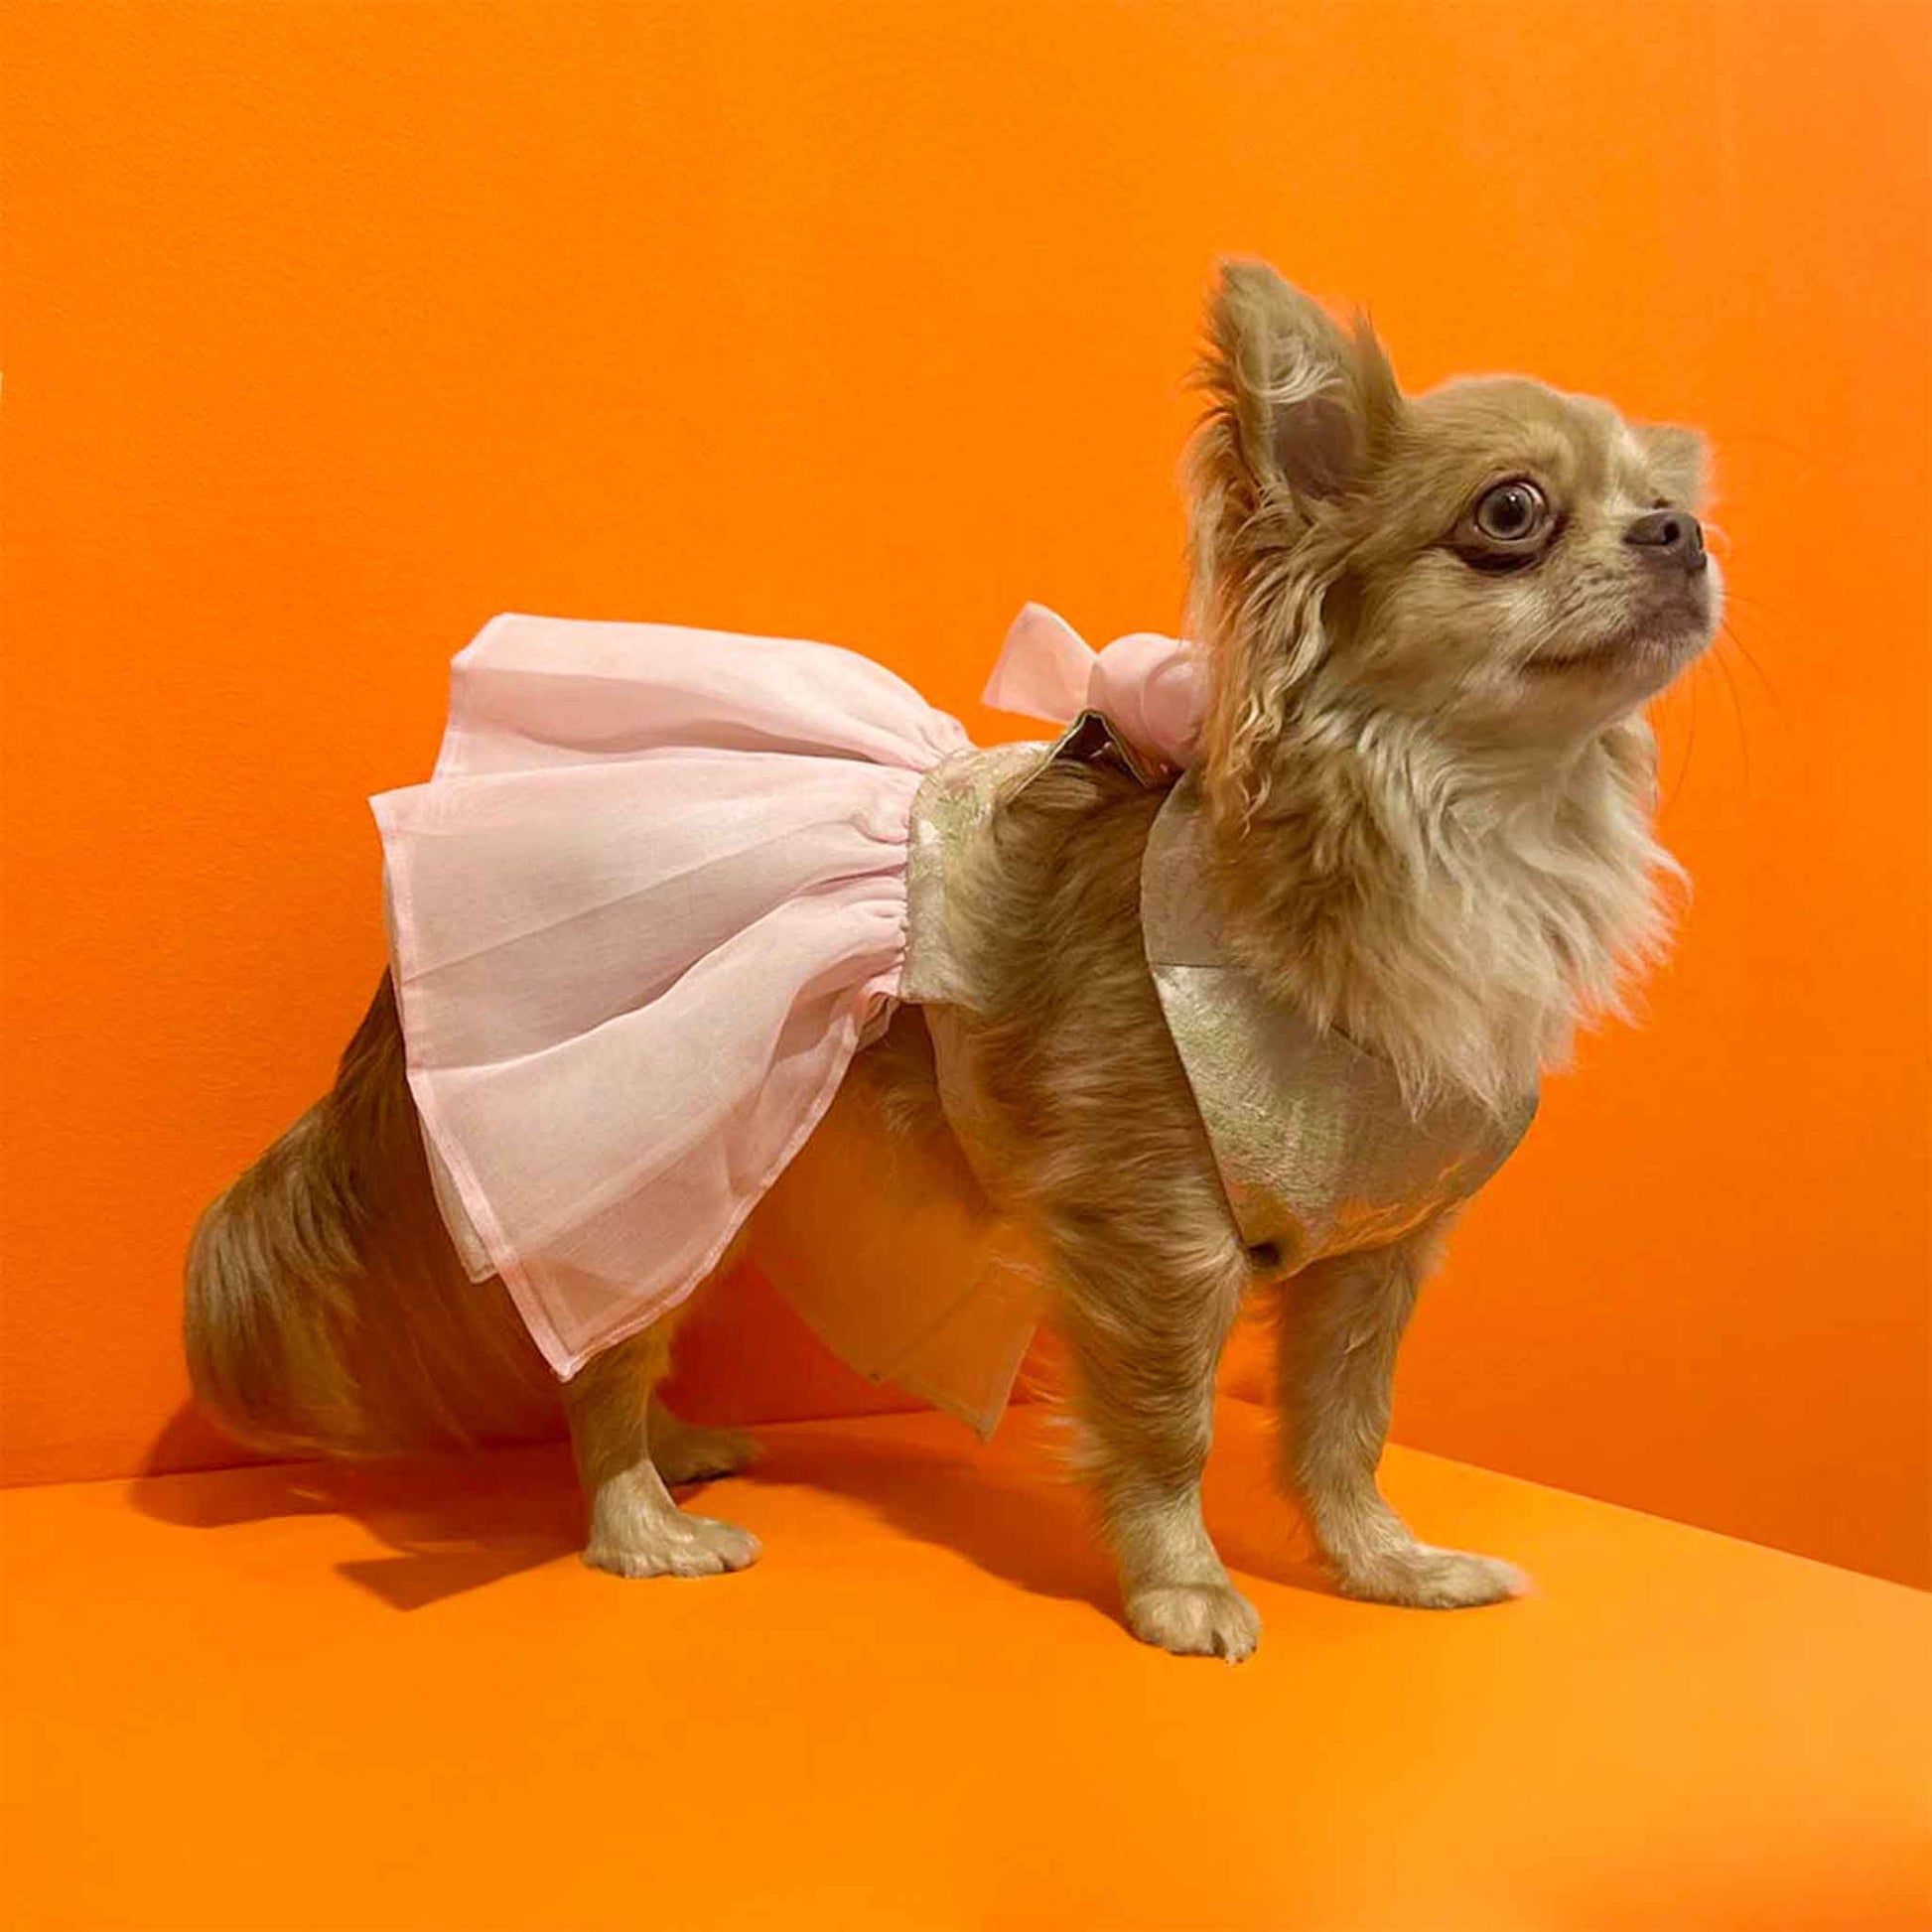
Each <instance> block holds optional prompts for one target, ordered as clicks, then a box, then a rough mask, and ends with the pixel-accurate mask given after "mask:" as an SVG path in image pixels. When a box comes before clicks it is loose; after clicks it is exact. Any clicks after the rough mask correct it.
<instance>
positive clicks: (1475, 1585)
mask: <svg viewBox="0 0 1932 1932" xmlns="http://www.w3.org/2000/svg"><path fill="white" fill-rule="evenodd" d="M1441 1234H1442V1224H1440V1223H1439V1224H1438V1225H1437V1226H1435V1227H1432V1228H1429V1229H1425V1230H1423V1231H1422V1232H1420V1233H1418V1234H1415V1235H1412V1236H1410V1237H1409V1238H1408V1239H1407V1240H1404V1241H1399V1242H1396V1243H1395V1244H1394V1245H1393V1246H1391V1247H1387V1248H1378V1249H1376V1250H1374V1251H1373V1252H1371V1253H1368V1254H1358V1255H1343V1256H1340V1257H1337V1258H1336V1259H1334V1260H1332V1261H1322V1262H1316V1263H1315V1264H1314V1265H1313V1266H1312V1267H1310V1268H1307V1269H1305V1270H1304V1271H1303V1272H1302V1273H1301V1274H1299V1275H1297V1276H1295V1277H1294V1278H1293V1279H1292V1280H1290V1281H1289V1282H1287V1283H1286V1284H1284V1285H1283V1288H1282V1290H1281V1293H1282V1295H1283V1298H1284V1302H1285V1307H1284V1309H1283V1311H1282V1327H1281V1339H1280V1343H1279V1349H1278V1355H1277V1367H1278V1373H1279V1380H1280V1396H1281V1407H1282V1451H1283V1462H1284V1468H1283V1475H1284V1478H1285V1480H1286V1481H1287V1483H1288V1486H1289V1488H1290V1489H1291V1490H1292V1491H1293V1492H1294V1493H1295V1495H1296V1496H1297V1497H1298V1498H1299V1500H1300V1501H1301V1504H1302V1507H1303V1510H1304V1512H1305V1514H1306V1515H1307V1517H1308V1522H1309V1527H1310V1529H1311V1531H1312V1533H1313V1536H1314V1540H1315V1542H1316V1544H1317V1545H1318V1546H1319V1548H1320V1550H1321V1554H1322V1555H1323V1557H1325V1558H1326V1559H1327V1562H1328V1564H1329V1566H1330V1567H1331V1568H1332V1570H1333V1572H1334V1575H1335V1580H1336V1582H1337V1583H1338V1584H1339V1585H1340V1587H1341V1588H1342V1590H1343V1591H1344V1592H1345V1593H1346V1594H1348V1595H1350V1596H1360V1597H1366V1598H1368V1599H1370V1600H1371V1601H1374V1602H1378V1603H1408V1604H1414V1605H1416V1606H1418V1607H1421V1608H1426V1609H1459V1608H1462V1607H1464V1606H1465V1605H1469V1604H1474V1603H1494V1602H1497V1601H1499V1600H1500V1599H1501V1598H1503V1597H1505V1596H1516V1595H1520V1594H1521V1593H1522V1592H1523V1590H1524V1589H1525V1588H1526V1587H1528V1586H1527V1581H1526V1579H1525V1578H1524V1577H1523V1575H1522V1573H1521V1572H1520V1571H1517V1570H1515V1569H1513V1568H1512V1567H1511V1566H1510V1565H1508V1564H1506V1563H1502V1562H1500V1561H1498V1560H1497V1559H1496V1558H1494V1557H1482V1556H1473V1555H1471V1554H1469V1553H1468V1552H1466V1551H1462V1550H1438V1549H1434V1548H1432V1547H1431V1546H1430V1545H1429V1544H1427V1543H1423V1542H1420V1541H1418V1540H1417V1538H1416V1536H1415V1534H1414V1533H1413V1532H1412V1531H1411V1530H1410V1528H1409V1526H1408V1524H1406V1523H1405V1522H1404V1521H1403V1520H1402V1518H1401V1517H1400V1516H1398V1515H1397V1514H1396V1513H1395V1511H1394V1510H1393V1509H1391V1508H1390V1507H1389V1505H1388V1504H1387V1503H1386V1502H1385V1501H1384V1500H1383V1498H1382V1492H1381V1491H1380V1490H1379V1489H1378V1488H1377V1487H1376V1483H1375V1470H1376V1465H1377V1464H1378V1463H1379V1462H1380V1461H1381V1459H1382V1446H1383V1444H1384V1442H1385V1441H1386V1440H1387V1437H1388V1433H1389V1396H1390V1390H1391V1387H1392V1385H1393V1382H1394V1379H1395V1358H1396V1350H1397V1348H1398V1347H1399V1346H1400V1344H1401V1341H1402V1332H1403V1330H1404V1328H1406V1327H1407V1326H1408V1322H1409V1315H1410V1311H1412V1310H1413V1309H1414V1307H1415V1304H1416V1295H1417V1291H1418V1290H1419V1289H1420V1288H1421V1286H1422V1281H1423V1277H1424V1276H1425V1275H1426V1274H1427V1273H1428V1272H1429V1269H1430V1267H1431V1265H1432V1264H1433V1262H1434V1260H1435V1258H1436V1253H1437V1250H1438V1248H1439V1246H1440V1244H1441Z"/></svg>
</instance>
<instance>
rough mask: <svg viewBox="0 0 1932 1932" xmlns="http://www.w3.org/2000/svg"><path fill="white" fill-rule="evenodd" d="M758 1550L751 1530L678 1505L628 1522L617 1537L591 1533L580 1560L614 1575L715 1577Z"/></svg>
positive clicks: (742, 1565)
mask: <svg viewBox="0 0 1932 1932" xmlns="http://www.w3.org/2000/svg"><path fill="white" fill-rule="evenodd" d="M758 1560H759V1540H758V1538H757V1537H755V1536H754V1535H753V1534H752V1533H751V1531H750V1530H741V1529H740V1528H739V1527H738V1525H737V1524H736V1523H721V1522H719V1521H718V1520H717V1519H716V1518H715V1517H711V1516H687V1515H686V1514H685V1513H684V1512H683V1511H682V1510H679V1511H677V1512H675V1513H673V1514H670V1515H666V1516H661V1517H657V1518H655V1519H653V1520H652V1521H651V1522H649V1523H648V1524H644V1525H640V1526H636V1527H631V1528H628V1529H626V1531H625V1533H624V1534H623V1535H622V1536H621V1538H614V1537H594V1538H593V1539H592V1541H591V1543H590V1546H589V1548H587V1549H586V1550H585V1552H584V1561H585V1562H586V1563H587V1564H589V1565H590V1567H591V1568H592V1569H593V1570H607V1571H609V1572H610V1573H611V1575H612V1576H614V1577H718V1576H722V1575H723V1574H724V1573H725V1572H726V1571H728V1570H744V1569H746V1568H748V1567H749V1566H750V1565H752V1564H755V1563H757V1562H758Z"/></svg>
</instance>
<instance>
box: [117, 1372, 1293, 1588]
mask: <svg viewBox="0 0 1932 1932" xmlns="http://www.w3.org/2000/svg"><path fill="white" fill-rule="evenodd" d="M1005 1426H1006V1428H1007V1429H1009V1430H1012V1431H1014V1432H1015V1433H1016V1434H1017V1435H1019V1436H1020V1437H1021V1438H1022V1439H1023V1440H1022V1442H1021V1444H1020V1445H1019V1452H1018V1453H1008V1454H1000V1455H994V1454H992V1453H990V1452H970V1451H969V1453H968V1454H967V1455H965V1456H961V1455H959V1454H957V1453H956V1452H949V1451H947V1450H945V1449H940V1448H932V1447H928V1446H927V1445H926V1444H924V1443H922V1442H916V1441H907V1440H906V1437H905V1433H904V1432H903V1431H902V1430H901V1429H899V1428H897V1427H896V1426H895V1425H893V1424H892V1423H891V1422H888V1423H887V1424H886V1426H885V1427H884V1428H883V1429H880V1430H877V1431H874V1430H867V1429H863V1428H855V1427H854V1426H853V1425H851V1424H849V1423H848V1424H840V1423H836V1422H834V1423H826V1424H823V1425H813V1424H802V1425H792V1426H787V1427H784V1428H781V1429H775V1430H772V1431H770V1432H768V1433H765V1434H763V1435H761V1436H760V1439H759V1440H760V1443H761V1446H762V1450H763V1452H762V1454H761V1455H760V1457H759V1460H758V1461H757V1462H755V1463H754V1464H753V1465H752V1467H751V1468H750V1469H749V1470H748V1471H747V1472H746V1473H745V1474H744V1475H742V1476H736V1477H733V1478H731V1479H730V1480H728V1481H721V1482H715V1483H705V1484H696V1485H691V1486H689V1487H686V1488H683V1489H680V1490H679V1492H678V1496H679V1500H680V1501H681V1502H683V1503H684V1504H685V1505H686V1507H688V1508H694V1509H696V1510H698V1511H699V1512H701V1513H715V1514H718V1515H723V1516H728V1517H729V1516H733V1515H735V1514H738V1513H739V1512H737V1511H735V1510H734V1508H733V1503H732V1495H733V1492H734V1491H736V1490H737V1489H738V1488H739V1487H740V1485H741V1484H743V1485H745V1486H748V1487H750V1488H752V1489H754V1490H757V1489H774V1490H784V1489H805V1490H811V1491H816V1492H818V1493H820V1494H822V1495H827V1496H838V1497H843V1498H845V1499H846V1500H848V1501H850V1502H853V1503H856V1504H858V1505H860V1506H861V1507H862V1508H863V1509H864V1510H865V1511H866V1513H867V1514H869V1515H871V1516H872V1517H874V1518H876V1519H877V1520H879V1521H880V1522H882V1523H884V1524H886V1525H887V1526H889V1527H890V1528H891V1529H893V1530H894V1531H895V1532H897V1534H898V1535H900V1536H903V1537H906V1538H908V1539H911V1540H913V1541H915V1542H919V1543H924V1544H928V1545H932V1546H934V1547H937V1548H941V1549H945V1550H949V1551H951V1552H953V1553H954V1554H956V1555H958V1556H961V1557H964V1558H965V1559H966V1560H967V1561H968V1562H969V1563H971V1564H973V1565H974V1566H976V1567H977V1568H978V1569H980V1570H982V1571H984V1572H986V1573H987V1574H988V1575H989V1576H993V1577H997V1578H999V1579H1001V1580H1002V1581H1003V1582H1005V1583H1008V1584H1012V1585H1015V1586H1017V1587H1020V1588H1022V1589H1026V1590H1029V1591H1031V1592H1033V1593H1034V1594H1035V1595H1041V1596H1051V1597H1059V1598H1063V1599H1068V1600H1072V1601H1077V1602H1083V1603H1087V1604H1090V1605H1091V1606H1093V1607H1094V1608H1096V1609H1098V1610H1100V1611H1102V1612H1103V1613H1105V1614H1107V1615H1110V1616H1111V1615H1117V1614H1118V1613H1119V1605H1120V1596H1119V1588H1118V1586H1117V1585H1116V1583H1115V1581H1114V1577H1113V1572H1112V1567H1111V1564H1110V1562H1109V1560H1108V1558H1107V1556H1106V1553H1105V1551H1104V1550H1103V1548H1102V1546H1101V1544H1100V1542H1099V1540H1098V1538H1097V1537H1096V1535H1095V1534H1094V1525H1093V1518H1092V1511H1091V1507H1090V1505H1089V1504H1088V1502H1087V1500H1086V1498H1085V1496H1084V1495H1083V1494H1082V1492H1081V1491H1080V1489H1079V1487H1078V1486H1077V1485H1076V1484H1075V1483H1074V1482H1073V1481H1071V1480H1070V1479H1069V1478H1068V1477H1067V1475H1066V1473H1065V1471H1064V1468H1063V1465H1062V1463H1061V1461H1060V1458H1059V1457H1058V1455H1057V1454H1056V1451H1055V1447H1054V1444H1053V1441H1052V1433H1051V1430H1050V1428H1049V1426H1048V1425H1047V1424H1046V1423H1045V1422H1044V1420H1043V1419H1042V1418H1041V1417H1039V1416H1038V1415H1036V1414H1029V1413H1027V1412H1026V1411H1024V1410H1016V1412H1015V1413H1014V1414H1013V1416H1012V1417H1011V1418H1010V1419H1009V1421H1008V1422H1007V1424H1006V1425H1005ZM201 1442H202V1436H201V1425H200V1424H199V1423H198V1422H197V1421H196V1420H195V1418H194V1417H193V1415H192V1412H190V1411H187V1410H184V1411H183V1412H182V1413H181V1414H180V1415H178V1416H177V1417H176V1418H175V1419H174V1420H173V1421H172V1422H171V1423H170V1424H169V1425H168V1427H167V1429H165V1430H164V1431H163V1432H162V1435H161V1436H160V1438H159V1439H158V1440H157V1441H156V1443H155V1444H154V1446H153V1448H152V1449H151V1450H150V1452H149V1456H148V1464H147V1466H148V1473H145V1474H143V1475H141V1476H139V1477H137V1478H136V1479H135V1481H134V1483H133V1485H132V1498H133V1501H134V1504H135V1506H136V1507H137V1508H138V1509H140V1510H141V1511H142V1512H143V1513H144V1514H146V1515H148V1516H150V1517H153V1518H155V1519H157V1520H160V1521H163V1522H168V1523H173V1524H177V1525H179V1526H181V1527H182V1528H184V1529H193V1530H203V1531H210V1532H218V1531H220V1530H222V1529H225V1528H230V1527H234V1526H237V1525H241V1524H247V1523H261V1522H266V1521H270V1520H274V1519H278V1518H285V1517H297V1516H314V1515H339V1516H344V1517H347V1518H349V1519H350V1520H352V1521H354V1522H355V1523H357V1524H359V1525H360V1526H361V1527H362V1528H363V1529H364V1530H365V1531H366V1532H367V1533H368V1534H369V1535H370V1536H371V1537H372V1538H373V1539H374V1540H375V1541H376V1542H377V1543H378V1544H380V1545H381V1546H382V1549H383V1550H384V1551H385V1552H386V1554H380V1555H374V1556H367V1557H356V1558H350V1559H345V1560H344V1561H342V1562H339V1563H338V1564H337V1565H336V1566H335V1568H336V1571H337V1574H338V1575H340V1576H341V1577H342V1578H343V1579H344V1580H345V1581H346V1582H348V1583H350V1584H353V1585H354V1586H356V1587H358V1588H360V1589H363V1590H366V1591H368V1592H369V1593H370V1594H371V1595H373V1596H375V1597H377V1598H378V1599H380V1600H381V1601H382V1602H384V1603H386V1604H388V1605H389V1606H390V1607H391V1608H393V1609H398V1610H416V1609H421V1608H424V1607H426V1606H427V1605H430V1604H433V1603H438V1602H442V1601H445V1600H447V1599H449V1598H451V1597H454V1596H459V1595H462V1594H464V1593H466V1592H468V1591H470V1590H474V1589H480V1588H483V1587H486V1586H489V1585H492V1584H496V1583H500V1582H502V1581H504V1580H505V1579H507V1578H510V1577H514V1576H516V1575H518V1574H520V1573H521V1572H524V1571H527V1570H534V1569H537V1568H539V1567H541V1566H543V1565H546V1564H552V1563H558V1562H563V1561H568V1560H570V1559H572V1558H573V1557H574V1556H575V1554H576V1552H577V1551H578V1550H579V1549H580V1548H581V1547H582V1543H583V1527H584V1526H583V1500H582V1497H581V1494H580V1492H579V1489H578V1482H577V1474H576V1470H575V1467H574V1466H573V1464H572V1461H571V1455H570V1450H569V1448H568V1446H567V1445H566V1444H564V1443H562V1442H551V1443H540V1444H533V1445H526V1446H519V1447H512V1448H498V1449H481V1450H477V1451H474V1452H471V1453H466V1454H452V1455H438V1456H420V1457H412V1458H409V1459H407V1460H398V1461H383V1462H364V1463H338V1462H278V1463H260V1464H253V1465H248V1466H244V1467H239V1468H226V1469H219V1470H213V1471H207V1472H205V1473H202V1474H199V1475H181V1474H172V1473H163V1471H167V1470H170V1469H178V1468H179V1467H180V1464H181V1461H182V1460H183V1459H184V1458H183V1451H184V1449H187V1448H189V1447H190V1446H193V1445H199V1444H200V1443H201ZM1247 1459H1248V1458H1245V1457H1241V1458H1230V1459H1229V1460H1230V1466H1228V1467H1227V1468H1225V1469H1224V1470H1221V1471H1215V1472H1211V1474H1210V1482H1209V1513H1210V1518H1211V1519H1212V1520H1213V1521H1214V1525H1215V1530H1216V1535H1217V1540H1218V1541H1219V1542H1220V1545H1221V1547H1222V1550H1223V1552H1224V1554H1225V1555H1226V1558H1227V1560H1228V1562H1229V1564H1230V1566H1231V1567H1232V1568H1234V1569H1235V1570H1237V1571H1240V1572H1245V1573H1247V1574H1250V1575H1259V1576H1263V1577H1268V1578H1272V1579H1275V1580H1277V1581H1281V1582H1289V1583H1294V1584H1297V1585H1301V1586H1304V1587H1316V1588H1320V1587H1322V1586H1321V1584H1320V1583H1319V1581H1318V1579H1317V1578H1316V1577H1315V1575H1314V1573H1313V1572H1312V1570H1311V1568H1310V1567H1309V1566H1308V1565H1306V1564H1305V1563H1301V1562H1298V1561H1296V1560H1295V1559H1294V1557H1293V1555H1292V1552H1291V1550H1290V1548H1289V1538H1288V1536H1287V1533H1286V1525H1285V1523H1283V1522H1282V1520H1281V1512H1280V1506H1279V1504H1275V1505H1274V1506H1273V1507H1272V1508H1269V1509H1268V1511H1267V1515H1266V1518H1265V1519H1264V1518H1263V1517H1262V1516H1261V1515H1260V1514H1259V1513H1258V1512H1257V1510H1256V1509H1255V1507H1254V1506H1253V1504H1254V1502H1255V1501H1256V1492H1257V1487H1258V1485H1257V1483H1256V1482H1255V1480H1254V1476H1255V1472H1254V1471H1252V1470H1249V1469H1248V1468H1246V1466H1245V1462H1246V1460H1247ZM745 1513H746V1514H750V1515H752V1516H753V1517H754V1518H756V1516H757V1514H758V1513H759V1512H757V1511H753V1510H749V1509H748V1510H747V1511H746V1512H745ZM1264 1521H1265V1522H1266V1525H1267V1526H1266V1527H1264ZM830 1533H833V1534H837V1533H838V1530H837V1527H836V1526H833V1528H832V1530H831V1532H830ZM783 1560H784V1552H783V1547H782V1545H781V1544H779V1543H777V1542H775V1541H774V1542H773V1543H772V1545H771V1547H770V1548H769V1549H768V1550H767V1554H766V1557H765V1561H766V1562H773V1561H776V1562H782V1561H783Z"/></svg>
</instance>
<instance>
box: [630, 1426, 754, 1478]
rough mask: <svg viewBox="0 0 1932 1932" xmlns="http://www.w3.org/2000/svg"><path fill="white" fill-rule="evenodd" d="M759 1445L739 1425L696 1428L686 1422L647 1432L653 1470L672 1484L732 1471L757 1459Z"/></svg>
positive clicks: (655, 1428) (734, 1471) (727, 1474)
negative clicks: (667, 1428)
mask: <svg viewBox="0 0 1932 1932" xmlns="http://www.w3.org/2000/svg"><path fill="white" fill-rule="evenodd" d="M758 1454H759V1446H758V1444H757V1443H756V1442H755V1441H753V1439H752V1438H751V1437H750V1436H748V1435H746V1434H745V1432H744V1431H743V1430H742V1429H699V1428H696V1427H694V1426H693V1425H692V1424H690V1423H679V1424H678V1425H677V1426H676V1427H675V1428H673V1429H669V1430H660V1429H659V1428H658V1427H657V1426H656V1425H655V1424H654V1423H653V1425H652V1428H651V1435H650V1459H651V1460H652V1461H653V1462H654V1463H656V1465H657V1473H658V1474H659V1475H661V1476H662V1477H663V1478H664V1480H665V1481H666V1482H667V1483H669V1484H671V1485H672V1486H673V1487H675V1486H676V1485H677V1484H678V1483H680V1482H710V1481H711V1480H712V1479H713V1478H714V1477H717V1476H730V1475H736V1474H737V1473H738V1472H739V1470H740V1469H742V1468H744V1467H745V1465H746V1464H747V1463H748V1462H753V1461H756V1460H757V1459H758Z"/></svg>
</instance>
